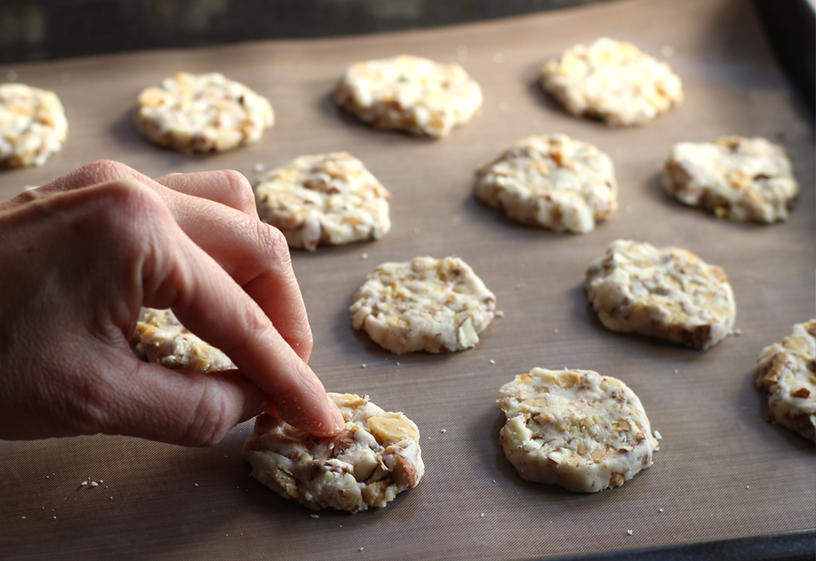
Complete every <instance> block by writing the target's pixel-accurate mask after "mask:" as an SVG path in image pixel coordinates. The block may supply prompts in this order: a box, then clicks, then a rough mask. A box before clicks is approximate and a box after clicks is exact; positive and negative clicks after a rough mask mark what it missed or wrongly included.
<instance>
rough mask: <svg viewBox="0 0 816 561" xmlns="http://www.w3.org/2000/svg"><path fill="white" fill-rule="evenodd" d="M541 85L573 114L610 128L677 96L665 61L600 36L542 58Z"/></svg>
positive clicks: (638, 119)
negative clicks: (587, 43)
mask: <svg viewBox="0 0 816 561" xmlns="http://www.w3.org/2000/svg"><path fill="white" fill-rule="evenodd" d="M541 85H542V86H543V88H544V89H545V90H546V91H547V92H549V93H550V94H551V95H552V96H553V97H555V98H556V99H557V100H558V101H559V102H560V103H561V104H562V105H563V106H564V107H565V108H566V109H567V111H569V112H570V113H572V114H573V115H576V116H578V117H590V118H595V119H600V120H601V121H603V122H604V123H606V124H607V125H610V126H613V127H621V126H633V125H643V124H645V123H648V122H649V121H651V120H652V119H654V118H655V117H657V116H658V115H660V114H661V113H664V112H666V111H668V110H669V109H671V108H672V107H673V106H675V105H678V104H680V103H681V102H682V101H683V88H682V85H681V83H680V78H678V77H677V76H676V75H675V74H674V73H673V72H672V71H671V69H670V68H669V66H668V65H667V64H665V63H662V62H659V61H657V60H655V59H654V58H652V57H650V56H649V55H647V54H644V53H643V52H641V51H640V49H638V48H637V47H636V46H634V45H632V44H631V43H622V42H619V41H615V40H612V39H608V38H606V37H602V38H600V39H598V40H596V41H595V42H594V43H592V44H591V45H575V46H574V47H572V48H570V49H567V50H566V51H564V53H562V54H561V56H560V57H559V58H554V59H552V60H550V61H549V62H547V64H546V65H545V66H544V68H542V70H541Z"/></svg>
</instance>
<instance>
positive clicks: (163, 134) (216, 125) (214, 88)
mask: <svg viewBox="0 0 816 561" xmlns="http://www.w3.org/2000/svg"><path fill="white" fill-rule="evenodd" d="M133 122H134V124H135V125H136V128H137V129H138V130H139V132H141V133H142V134H143V135H144V136H145V137H147V138H148V139H149V140H151V141H153V142H154V143H156V144H158V145H159V146H164V147H166V148H170V149H172V150H176V151H178V152H183V153H186V154H192V153H194V152H223V151H225V150H232V149H233V148H238V147H239V146H244V145H247V144H254V143H256V142H258V141H259V140H260V139H261V136H262V135H263V132H264V130H265V129H267V128H269V127H271V126H272V125H273V124H274V122H275V114H274V113H273V111H272V106H271V105H270V104H269V101H268V100H267V99H266V98H265V97H263V96H261V95H258V94H257V93H255V92H254V91H252V90H251V89H249V88H248V87H246V86H245V85H243V84H241V83H239V82H235V81H234V80H230V79H228V78H225V77H224V76H223V75H222V74H219V73H218V72H212V73H209V74H199V75H194V74H187V73H186V72H179V73H177V74H176V75H175V76H173V77H172V78H165V79H164V80H162V82H161V84H160V85H159V86H157V87H151V88H147V89H146V90H144V91H142V93H141V94H139V100H138V107H137V109H136V113H135V114H134V116H133Z"/></svg>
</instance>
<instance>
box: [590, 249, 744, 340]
mask: <svg viewBox="0 0 816 561" xmlns="http://www.w3.org/2000/svg"><path fill="white" fill-rule="evenodd" d="M584 287H585V288H586V291H587V297H588V298H589V301H590V302H591V303H592V308H593V309H594V310H595V311H596V312H597V313H598V318H599V319H600V320H601V323H603V324H604V326H606V327H607V328H608V329H611V330H612V331H623V332H627V333H629V332H635V333H642V334H644V335H649V336H652V337H658V338H661V339H668V340H670V341H675V342H678V343H683V344H684V345H688V346H689V347H694V348H696V349H708V348H710V347H712V346H714V345H716V344H717V343H718V342H720V341H721V340H722V339H724V338H725V337H727V336H728V335H730V334H731V332H732V330H733V327H734V318H735V316H736V313H737V310H736V304H735V302H734V293H733V291H732V290H731V285H730V284H729V283H728V277H727V276H726V274H725V271H723V270H722V269H721V268H719V267H716V266H714V265H709V264H708V263H706V262H704V261H703V260H702V259H700V258H699V257H697V256H696V255H694V254H693V253H691V252H689V251H686V250H684V249H679V248H676V247H667V248H663V249H658V248H655V247H654V246H652V245H651V244H648V243H643V242H634V241H629V240H617V241H614V242H612V243H611V244H610V245H609V247H607V248H606V253H605V254H604V256H603V257H600V258H598V259H597V260H595V261H594V262H593V263H592V264H591V265H590V267H589V269H587V272H586V282H585V285H584Z"/></svg>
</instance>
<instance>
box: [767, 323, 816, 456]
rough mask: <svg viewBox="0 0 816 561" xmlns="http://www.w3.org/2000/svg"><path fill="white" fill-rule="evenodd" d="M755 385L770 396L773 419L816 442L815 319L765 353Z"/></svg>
mask: <svg viewBox="0 0 816 561" xmlns="http://www.w3.org/2000/svg"><path fill="white" fill-rule="evenodd" d="M755 381H756V385H757V387H760V388H763V389H765V390H766V391H767V392H768V408H769V410H770V415H771V419H773V420H774V421H776V422H777V423H779V424H780V425H782V426H784V427H787V428H789V429H790V430H792V431H796V432H798V433H799V434H801V435H802V436H804V437H805V438H807V439H809V440H812V441H813V442H816V429H814V427H816V319H812V320H810V321H807V322H804V323H797V324H796V325H794V326H793V333H791V334H790V335H788V336H787V337H785V338H784V339H782V341H781V342H780V343H774V344H773V345H768V346H767V347H765V348H764V349H762V352H761V353H760V355H759V358H758V359H757V366H756V379H755Z"/></svg>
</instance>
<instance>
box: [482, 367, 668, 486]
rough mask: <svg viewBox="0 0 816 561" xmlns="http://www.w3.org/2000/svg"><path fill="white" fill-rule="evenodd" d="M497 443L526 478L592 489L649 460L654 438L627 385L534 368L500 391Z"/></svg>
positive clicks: (585, 373)
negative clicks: (500, 424)
mask: <svg viewBox="0 0 816 561" xmlns="http://www.w3.org/2000/svg"><path fill="white" fill-rule="evenodd" d="M496 403H497V404H498V406H499V408H500V409H501V410H502V412H503V413H504V415H505V417H507V423H506V424H505V425H504V427H503V428H502V430H501V445H502V448H503V449H504V453H505V455H506V456H507V459H508V460H509V461H510V463H512V464H513V465H514V466H515V468H516V470H518V473H519V475H520V476H521V477H522V478H523V479H526V480H528V481H535V482H537V483H549V484H553V485H560V486H561V487H564V488H565V489H569V490H570V491H579V492H584V493H594V492H597V491H602V490H604V489H608V488H612V487H620V486H621V485H623V483H624V481H626V480H628V479H632V477H634V476H635V474H637V473H638V472H640V471H641V470H644V469H646V468H648V467H650V466H651V465H652V463H653V462H652V457H653V454H654V452H655V450H657V440H655V438H654V437H653V436H652V433H651V427H650V425H649V419H648V418H647V417H646V412H645V411H644V410H643V406H642V405H641V403H640V400H639V399H638V397H637V396H636V395H635V394H634V392H632V390H630V389H629V388H628V387H627V386H626V384H624V383H623V382H621V381H620V380H618V379H616V378H612V377H608V376H601V375H600V374H598V373H597V372H593V371H591V370H546V369H543V368H533V370H531V371H530V373H529V374H520V375H518V376H516V378H515V379H514V380H513V381H512V382H508V383H507V384H505V385H504V386H502V387H501V389H500V390H499V396H498V398H497V400H496Z"/></svg>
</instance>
